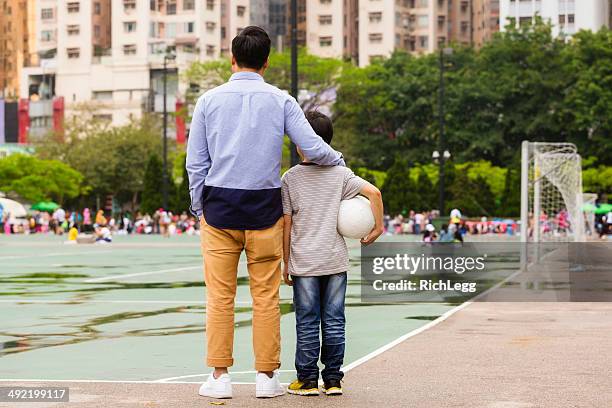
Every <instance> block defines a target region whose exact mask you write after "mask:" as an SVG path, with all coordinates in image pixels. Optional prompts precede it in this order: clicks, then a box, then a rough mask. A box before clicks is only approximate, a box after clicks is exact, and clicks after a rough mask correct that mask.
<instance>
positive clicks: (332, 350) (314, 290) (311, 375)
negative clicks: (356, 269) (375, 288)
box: [291, 272, 346, 382]
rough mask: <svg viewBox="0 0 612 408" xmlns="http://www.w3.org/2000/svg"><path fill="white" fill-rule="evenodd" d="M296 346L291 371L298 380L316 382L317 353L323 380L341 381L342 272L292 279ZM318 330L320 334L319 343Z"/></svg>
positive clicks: (344, 277)
mask: <svg viewBox="0 0 612 408" xmlns="http://www.w3.org/2000/svg"><path fill="white" fill-rule="evenodd" d="M291 278H292V280H293V305H294V307H295V320H296V333H297V347H296V351H295V369H296V370H297V377H298V380H300V381H303V382H304V381H309V380H313V381H318V379H319V366H318V365H317V362H318V361H319V352H320V354H321V363H323V365H324V366H325V369H323V371H322V372H321V375H322V377H323V381H328V380H341V379H342V377H343V376H344V373H343V372H342V371H340V367H342V362H343V360H344V326H345V318H344V297H345V295H346V272H342V273H338V274H334V275H326V276H302V277H300V276H292V277H291ZM319 327H320V328H321V332H322V333H323V342H322V346H321V343H320V342H319Z"/></svg>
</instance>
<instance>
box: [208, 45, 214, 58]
mask: <svg viewBox="0 0 612 408" xmlns="http://www.w3.org/2000/svg"><path fill="white" fill-rule="evenodd" d="M206 55H208V56H209V57H212V56H214V55H215V46H214V45H207V46H206Z"/></svg>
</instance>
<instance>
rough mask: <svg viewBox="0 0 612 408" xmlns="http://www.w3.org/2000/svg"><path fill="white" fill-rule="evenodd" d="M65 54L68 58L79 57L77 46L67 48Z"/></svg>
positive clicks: (79, 52)
mask: <svg viewBox="0 0 612 408" xmlns="http://www.w3.org/2000/svg"><path fill="white" fill-rule="evenodd" d="M66 55H68V58H70V59H75V58H79V56H80V55H81V51H80V50H79V49H78V48H67V49H66Z"/></svg>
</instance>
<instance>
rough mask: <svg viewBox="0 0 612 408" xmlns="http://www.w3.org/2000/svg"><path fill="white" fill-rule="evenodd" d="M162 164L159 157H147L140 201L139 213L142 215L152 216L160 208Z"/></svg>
mask: <svg viewBox="0 0 612 408" xmlns="http://www.w3.org/2000/svg"><path fill="white" fill-rule="evenodd" d="M162 177H163V170H162V162H161V160H160V159H159V156H157V155H156V154H152V155H151V156H150V157H149V161H148V162H147V166H146V169H145V175H144V189H143V191H142V200H141V202H140V211H141V212H143V213H148V214H153V213H154V212H155V211H156V210H157V209H158V208H160V207H161V206H162V203H163V195H162V189H161V185H162Z"/></svg>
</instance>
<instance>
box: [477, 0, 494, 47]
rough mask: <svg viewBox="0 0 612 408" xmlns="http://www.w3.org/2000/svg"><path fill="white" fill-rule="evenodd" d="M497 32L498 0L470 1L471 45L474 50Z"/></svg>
mask: <svg viewBox="0 0 612 408" xmlns="http://www.w3.org/2000/svg"><path fill="white" fill-rule="evenodd" d="M498 31H499V0H472V44H473V45H474V46H475V47H476V48H480V47H482V45H483V44H484V43H485V42H486V41H489V40H490V39H491V38H492V37H493V34H494V33H496V32H498Z"/></svg>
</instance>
